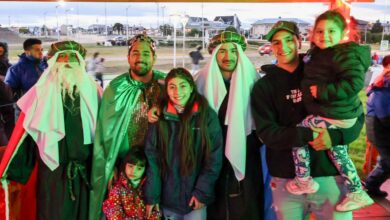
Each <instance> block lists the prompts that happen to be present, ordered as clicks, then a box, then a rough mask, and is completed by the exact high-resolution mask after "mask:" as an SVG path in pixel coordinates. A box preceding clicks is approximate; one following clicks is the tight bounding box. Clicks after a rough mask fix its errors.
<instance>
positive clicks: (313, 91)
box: [310, 85, 318, 98]
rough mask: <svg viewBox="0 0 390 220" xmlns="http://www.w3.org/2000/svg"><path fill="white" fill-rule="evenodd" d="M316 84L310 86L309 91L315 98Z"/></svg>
mask: <svg viewBox="0 0 390 220" xmlns="http://www.w3.org/2000/svg"><path fill="white" fill-rule="evenodd" d="M317 90H318V88H317V85H312V86H310V93H311V95H312V96H313V97H314V98H317Z"/></svg>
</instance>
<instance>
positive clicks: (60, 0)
mask: <svg viewBox="0 0 390 220" xmlns="http://www.w3.org/2000/svg"><path fill="white" fill-rule="evenodd" d="M64 5H65V2H64V1H63V0H59V1H58V4H57V5H56V18H57V41H60V29H59V26H58V8H60V7H63V6H64Z"/></svg>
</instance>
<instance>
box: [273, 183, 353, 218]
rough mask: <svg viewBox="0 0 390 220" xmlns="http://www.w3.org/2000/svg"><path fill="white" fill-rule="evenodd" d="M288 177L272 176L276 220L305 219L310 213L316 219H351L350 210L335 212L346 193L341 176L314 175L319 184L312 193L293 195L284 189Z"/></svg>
mask: <svg viewBox="0 0 390 220" xmlns="http://www.w3.org/2000/svg"><path fill="white" fill-rule="evenodd" d="M289 180H290V179H284V178H277V177H273V178H272V180H271V189H272V197H273V201H274V202H273V208H274V210H275V213H276V216H277V219H278V220H289V219H294V220H300V219H305V218H306V217H307V215H309V213H312V214H313V215H314V217H315V219H316V220H352V212H337V211H336V210H335V207H336V204H338V203H339V202H340V201H341V200H342V199H343V198H344V196H345V194H346V193H347V188H346V186H345V185H344V184H343V182H344V179H343V178H342V177H341V176H335V177H334V176H328V177H315V178H314V180H315V181H316V182H318V184H319V185H320V188H319V190H318V191H317V192H316V193H313V194H303V195H293V194H291V193H289V192H288V191H287V190H286V187H285V186H286V183H287V181H289Z"/></svg>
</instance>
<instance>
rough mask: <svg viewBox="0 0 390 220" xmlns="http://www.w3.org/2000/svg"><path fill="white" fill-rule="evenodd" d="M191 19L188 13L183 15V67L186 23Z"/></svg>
mask: <svg viewBox="0 0 390 220" xmlns="http://www.w3.org/2000/svg"><path fill="white" fill-rule="evenodd" d="M189 19H190V17H189V16H188V15H186V14H184V15H183V16H182V17H181V24H182V25H183V54H182V56H183V68H184V67H185V59H186V57H185V48H186V46H185V45H186V25H187V22H188V20H189Z"/></svg>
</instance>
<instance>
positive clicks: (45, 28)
mask: <svg viewBox="0 0 390 220" xmlns="http://www.w3.org/2000/svg"><path fill="white" fill-rule="evenodd" d="M46 14H47V11H45V12H44V13H43V32H45V37H47V27H46Z"/></svg>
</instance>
